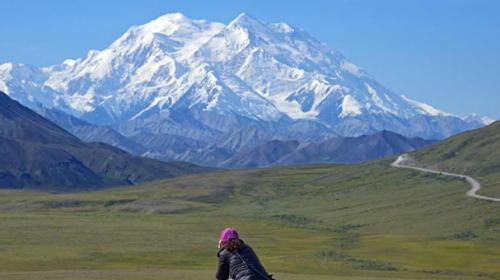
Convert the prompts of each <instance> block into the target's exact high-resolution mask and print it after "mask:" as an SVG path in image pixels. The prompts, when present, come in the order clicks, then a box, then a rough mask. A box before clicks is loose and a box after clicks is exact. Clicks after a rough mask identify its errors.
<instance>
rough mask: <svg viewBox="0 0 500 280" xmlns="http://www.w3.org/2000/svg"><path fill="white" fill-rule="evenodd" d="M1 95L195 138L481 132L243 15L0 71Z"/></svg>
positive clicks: (326, 50) (160, 26)
mask: <svg viewBox="0 0 500 280" xmlns="http://www.w3.org/2000/svg"><path fill="white" fill-rule="evenodd" d="M0 90H3V91H5V92H7V93H9V94H10V96H11V97H13V98H15V99H17V100H18V101H20V102H21V103H23V104H25V105H27V106H31V107H36V106H43V107H47V108H55V109H58V110H61V111H64V112H65V113H68V114H72V115H75V116H77V117H80V118H83V119H85V120H87V121H89V122H93V123H96V124H106V125H114V126H115V127H121V128H122V127H124V128H123V129H124V130H126V131H133V132H135V131H136V130H144V129H149V131H147V133H160V134H166V133H173V134H179V135H182V136H184V135H185V134H189V133H192V134H196V139H199V138H200V137H201V136H202V135H215V134H217V133H219V132H227V131H229V130H232V129H236V128H242V127H245V126H249V125H252V126H257V127H265V129H269V130H273V129H277V130H278V131H281V132H282V131H287V129H290V128H289V127H281V126H289V125H292V126H293V124H294V123H297V122H301V123H308V124H311V123H315V125H310V127H322V128H329V129H330V130H331V131H327V132H326V133H333V134H341V135H360V134H366V133H372V132H374V131H379V130H382V129H388V130H393V131H396V132H399V133H401V134H404V135H407V136H422V137H442V136H447V135H449V134H451V133H454V132H457V131H460V130H463V129H465V128H469V127H471V126H474V125H478V123H481V124H484V123H486V122H487V120H485V119H483V120H478V119H477V118H475V119H474V120H473V118H466V119H461V118H458V117H456V116H452V115H450V114H448V113H445V112H443V111H440V110H438V109H436V108H434V107H432V106H430V105H428V104H425V103H422V102H418V101H415V100H412V99H409V98H407V97H404V96H401V95H398V94H396V93H394V92H392V91H390V90H389V89H387V88H386V87H384V86H383V85H381V84H380V83H378V82H377V81H376V80H375V79H374V78H373V77H371V76H370V75H369V74H367V73H366V72H365V71H363V70H362V69H361V68H360V67H358V66H357V65H355V64H354V63H352V62H350V61H348V60H347V59H346V58H345V57H344V56H343V55H342V54H341V53H340V52H338V51H336V50H335V49H333V48H331V47H330V46H327V45H326V44H324V43H322V42H320V41H319V40H317V39H316V38H314V37H313V36H311V35H310V34H308V33H307V32H305V31H303V30H301V29H300V28H296V27H292V26H290V25H288V24H286V23H267V22H263V21H260V20H259V19H257V18H255V17H253V16H251V15H248V14H246V13H242V14H240V15H239V16H238V17H236V18H235V19H234V20H233V21H231V22H230V23H228V24H227V25H225V24H222V23H217V22H210V21H206V20H198V19H190V18H188V17H186V16H184V15H183V14H180V13H172V14H166V15H163V16H160V17H158V18H156V19H154V20H152V21H151V22H148V23H145V24H142V25H136V26H133V27H131V28H130V29H128V30H127V31H126V32H125V33H124V34H123V35H122V36H121V37H120V38H118V39H117V40H116V41H114V42H113V43H112V44H111V45H110V46H109V47H107V48H105V49H103V50H91V51H89V52H88V54H87V55H86V56H85V57H82V58H77V59H68V60H65V61H64V62H63V63H61V64H60V65H54V66H51V67H46V68H42V69H38V68H36V67H31V66H27V65H15V64H3V65H0ZM444 119H446V120H444ZM411 122H419V123H417V124H415V125H414V126H415V127H411V125H408V123H411ZM444 122H448V123H444ZM132 124H133V126H134V127H133V128H131V127H130V126H132ZM297 127H298V126H296V127H293V129H294V130H300V129H298V128H297ZM443 128H445V129H444V130H443ZM443 131H444V132H443ZM267 132H268V133H269V134H271V135H272V134H273V133H275V131H267ZM295 132H296V131H295ZM323 132H324V131H322V132H321V133H323Z"/></svg>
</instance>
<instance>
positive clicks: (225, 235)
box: [219, 227, 240, 242]
mask: <svg viewBox="0 0 500 280" xmlns="http://www.w3.org/2000/svg"><path fill="white" fill-rule="evenodd" d="M229 239H240V236H239V235H238V232H237V231H236V230H235V229H234V228H232V227H228V228H226V229H224V230H223V231H222V232H221V233H220V238H219V240H220V241H224V242H225V241H228V240H229Z"/></svg>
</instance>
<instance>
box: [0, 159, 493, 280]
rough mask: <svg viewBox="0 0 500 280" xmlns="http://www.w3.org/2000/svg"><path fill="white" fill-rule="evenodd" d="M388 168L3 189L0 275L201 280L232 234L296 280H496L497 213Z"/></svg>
mask: <svg viewBox="0 0 500 280" xmlns="http://www.w3.org/2000/svg"><path fill="white" fill-rule="evenodd" d="M390 163H391V160H389V159H387V160H383V161H377V162H371V163H367V164H361V165H352V166H349V165H345V166H344V165H333V166H332V165H323V166H302V167H289V168H271V169H259V170H238V171H223V172H215V173H208V174H204V175H190V176H185V177H179V178H174V179H169V180H165V181H157V182H151V183H146V184H143V185H140V186H134V187H120V188H112V189H107V190H101V191H94V192H85V193H71V194H50V193H46V192H36V191H29V190H25V191H13V190H3V191H0V193H1V196H0V205H1V209H0V213H1V214H0V224H1V227H0V240H2V244H1V245H0V246H1V247H0V248H1V250H2V254H1V256H0V263H1V265H0V275H2V276H5V277H2V279H16V277H21V276H22V277H27V276H28V275H32V276H30V277H32V278H30V279H44V278H43V277H45V276H44V275H53V276H54V277H56V276H57V275H58V274H59V275H66V276H65V277H68V278H65V279H81V278H82V277H84V276H82V275H88V274H93V273H94V274H95V273H97V275H99V273H101V275H115V276H113V277H119V276H117V275H121V274H123V273H125V272H124V271H128V270H133V271H134V272H133V273H134V274H132V275H144V277H145V279H161V278H162V277H163V278H164V277H166V276H167V275H169V269H174V270H175V271H177V270H179V272H178V273H180V274H179V275H184V276H179V278H178V279H206V278H207V275H206V272H203V270H205V271H211V269H212V268H213V267H214V266H215V261H216V259H215V255H214V254H215V244H216V237H217V236H216V235H217V233H218V231H219V230H220V228H223V227H224V226H226V225H228V224H231V225H234V226H235V227H237V228H239V229H240V231H241V232H242V234H243V238H245V236H248V239H246V240H247V242H249V243H250V244H252V245H253V246H254V247H255V249H256V250H257V251H258V252H259V254H260V255H262V260H263V262H264V263H265V264H266V266H267V267H268V268H269V270H270V271H272V272H276V273H277V275H280V273H285V274H283V275H287V274H286V273H288V274H298V275H299V276H296V277H298V278H297V279H315V278H312V276H311V277H310V276H307V277H304V278H300V274H302V275H304V274H312V275H318V277H319V278H318V279H322V278H321V277H326V278H328V275H335V277H337V278H335V277H333V278H332V276H330V278H328V279H377V278H379V277H380V278H383V279H420V278H424V279H495V278H496V277H498V275H499V273H500V271H499V270H498V266H497V264H498V262H499V261H500V255H499V253H498V252H500V240H499V235H498V231H499V230H500V216H499V213H500V212H499V211H498V210H499V207H500V206H499V204H498V203H490V202H485V201H480V200H477V199H473V198H468V197H466V196H465V195H464V192H466V191H467V189H468V188H469V186H468V184H467V183H465V182H463V181H461V180H457V179H453V178H446V177H442V176H438V175H432V174H425V173H421V172H417V171H412V170H400V169H395V168H391V167H390V166H389V164H390ZM495 176H496V175H491V176H486V177H484V178H485V179H491V178H490V177H495ZM482 181H483V180H482ZM484 181H485V182H486V181H488V180H484ZM488 187H490V186H488ZM493 188H494V190H492V191H495V192H498V191H499V190H498V186H493ZM185 232H190V233H191V234H190V235H191V238H187V239H186V237H185V234H184V233H185ZM34 252H35V253H34ZM198 269H201V270H202V271H198ZM185 270H188V271H187V272H183V271H185ZM30 271H31V272H30ZM40 271H45V272H40ZM64 271H70V274H71V276H68V274H64ZM99 271H100V272H99ZM115 273H116V274H115ZM176 273H177V272H176ZM183 273H184V274H183ZM16 275H17V276H16ZM193 275H198V276H193ZM321 275H324V276H321ZM51 277H52V276H51ZM59 277H63V276H59ZM71 277H74V278H71ZM79 277H80V278H79ZM102 277H106V276H102ZM141 277H142V276H141ZM190 277H195V278H190ZM196 277H197V278H196ZM208 278H211V277H208ZM17 279H18V278H17ZM56 279H57V278H56ZM111 279H112V278H111ZM291 279H293V278H291Z"/></svg>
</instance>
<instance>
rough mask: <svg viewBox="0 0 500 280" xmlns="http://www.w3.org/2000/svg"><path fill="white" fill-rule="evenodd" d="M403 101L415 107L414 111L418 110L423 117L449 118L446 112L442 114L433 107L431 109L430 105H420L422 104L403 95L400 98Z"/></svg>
mask: <svg viewBox="0 0 500 280" xmlns="http://www.w3.org/2000/svg"><path fill="white" fill-rule="evenodd" d="M401 97H402V98H403V99H404V100H406V101H407V102H408V103H410V104H411V105H412V106H413V107H415V108H416V109H418V110H420V112H421V113H423V114H425V115H429V116H433V117H436V116H451V114H448V113H446V112H443V111H441V110H438V109H436V108H434V107H432V106H431V105H429V104H425V103H422V102H418V101H415V100H413V99H410V98H408V97H406V96H404V95H402V96H401Z"/></svg>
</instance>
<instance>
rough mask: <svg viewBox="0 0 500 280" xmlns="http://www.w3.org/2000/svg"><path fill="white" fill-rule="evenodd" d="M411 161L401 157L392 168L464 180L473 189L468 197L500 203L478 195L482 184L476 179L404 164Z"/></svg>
mask: <svg viewBox="0 0 500 280" xmlns="http://www.w3.org/2000/svg"><path fill="white" fill-rule="evenodd" d="M409 160H411V158H410V156H409V155H407V154H404V155H400V156H399V157H398V158H397V159H396V160H395V161H394V162H393V163H391V166H392V167H397V168H405V169H413V170H417V171H422V172H427V173H432V174H438V175H444V176H450V177H455V178H460V179H464V180H466V181H467V182H468V183H469V184H470V185H471V187H472V188H471V189H470V190H469V191H468V192H467V193H466V194H467V196H469V197H473V198H477V199H482V200H488V201H495V202H500V198H495V197H488V196H484V195H479V194H477V192H478V191H479V190H480V189H481V183H479V182H478V181H477V180H476V179H474V178H472V177H470V176H467V175H463V174H456V173H450V172H444V171H438V170H432V169H427V168H423V167H416V166H412V165H406V164H404V163H405V162H408V161H409Z"/></svg>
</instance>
